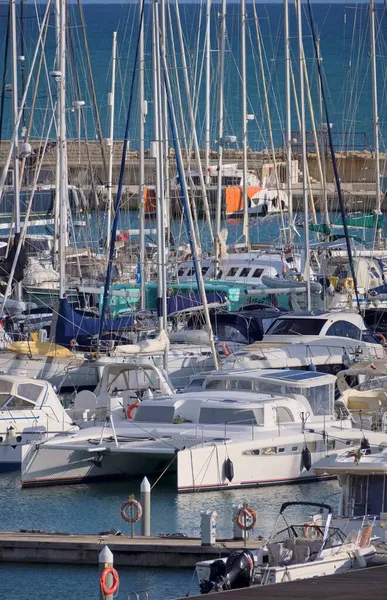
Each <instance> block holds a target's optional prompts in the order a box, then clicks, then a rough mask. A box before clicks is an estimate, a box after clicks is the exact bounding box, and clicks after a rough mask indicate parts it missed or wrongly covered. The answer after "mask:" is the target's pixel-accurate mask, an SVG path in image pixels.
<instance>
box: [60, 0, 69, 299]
mask: <svg viewBox="0 0 387 600" xmlns="http://www.w3.org/2000/svg"><path fill="white" fill-rule="evenodd" d="M59 9H60V10H59V66H60V69H59V70H60V76H59V77H58V79H59V81H58V98H59V123H58V131H59V139H58V146H59V149H60V150H59V151H60V155H59V299H60V300H62V299H63V298H65V296H66V269H65V267H66V264H65V253H66V245H67V244H66V241H67V203H68V180H67V140H66V20H67V18H66V17H67V15H66V13H67V10H66V9H67V3H66V0H59Z"/></svg>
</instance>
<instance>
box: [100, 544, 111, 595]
mask: <svg viewBox="0 0 387 600" xmlns="http://www.w3.org/2000/svg"><path fill="white" fill-rule="evenodd" d="M113 562H114V560H113V552H112V551H111V550H110V548H109V546H104V547H103V548H102V550H101V552H100V553H99V556H98V563H99V576H100V577H101V575H102V572H103V571H104V569H109V568H111V569H112V568H113ZM106 585H107V586H108V588H111V587H112V585H113V575H110V574H109V575H107V576H106ZM113 598H114V594H109V595H106V594H104V593H103V591H102V588H101V585H100V586H99V600H113Z"/></svg>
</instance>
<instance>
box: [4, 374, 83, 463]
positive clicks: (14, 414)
mask: <svg viewBox="0 0 387 600" xmlns="http://www.w3.org/2000/svg"><path fill="white" fill-rule="evenodd" d="M73 428H74V424H73V421H72V419H71V417H70V415H68V414H67V413H66V411H65V409H64V408H63V406H62V404H61V402H60V400H59V399H58V397H57V395H56V393H55V392H54V390H53V388H52V386H51V385H50V384H49V383H48V382H47V381H36V380H34V379H27V378H25V377H12V376H5V375H1V376H0V471H8V470H14V469H18V468H20V461H21V449H22V447H23V446H24V445H25V444H30V443H31V442H41V441H44V440H46V439H48V438H49V437H50V436H53V435H56V434H58V433H62V432H65V431H69V430H72V429H73ZM75 429H77V428H75Z"/></svg>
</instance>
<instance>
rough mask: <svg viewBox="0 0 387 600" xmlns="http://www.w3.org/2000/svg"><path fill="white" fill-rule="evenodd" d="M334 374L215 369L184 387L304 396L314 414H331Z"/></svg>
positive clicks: (193, 379)
mask: <svg viewBox="0 0 387 600" xmlns="http://www.w3.org/2000/svg"><path fill="white" fill-rule="evenodd" d="M335 382H336V377H335V376H334V375H330V374H326V373H320V372H318V371H301V370H293V369H283V370H279V371H274V370H272V369H262V370H252V369H241V370H235V371H231V370H230V371H229V370H227V371H226V370H225V371H214V372H212V373H209V374H207V375H205V376H203V375H198V376H197V377H196V378H192V379H191V381H190V383H189V384H188V386H187V387H186V388H185V391H187V392H188V391H191V390H192V391H193V389H198V387H199V385H200V386H201V389H202V390H225V391H231V390H233V391H237V390H238V391H244V392H253V393H261V394H269V395H271V396H274V395H275V396H278V395H280V396H286V397H291V398H298V397H299V396H304V397H305V398H306V400H307V401H308V402H309V404H310V407H311V409H312V411H313V414H314V415H316V416H317V415H329V416H332V415H333V410H334V398H335Z"/></svg>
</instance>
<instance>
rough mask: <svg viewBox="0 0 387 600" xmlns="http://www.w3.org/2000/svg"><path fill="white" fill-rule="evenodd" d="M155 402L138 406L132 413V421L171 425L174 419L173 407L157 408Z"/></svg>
mask: <svg viewBox="0 0 387 600" xmlns="http://www.w3.org/2000/svg"><path fill="white" fill-rule="evenodd" d="M157 404H158V403H157V402H151V404H143V403H142V404H139V405H138V408H137V410H135V411H134V418H133V420H134V421H141V422H146V423H172V421H173V419H174V417H175V407H174V406H157Z"/></svg>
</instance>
